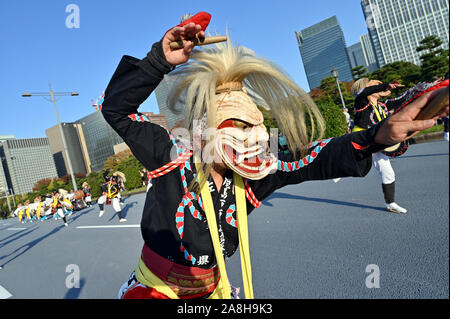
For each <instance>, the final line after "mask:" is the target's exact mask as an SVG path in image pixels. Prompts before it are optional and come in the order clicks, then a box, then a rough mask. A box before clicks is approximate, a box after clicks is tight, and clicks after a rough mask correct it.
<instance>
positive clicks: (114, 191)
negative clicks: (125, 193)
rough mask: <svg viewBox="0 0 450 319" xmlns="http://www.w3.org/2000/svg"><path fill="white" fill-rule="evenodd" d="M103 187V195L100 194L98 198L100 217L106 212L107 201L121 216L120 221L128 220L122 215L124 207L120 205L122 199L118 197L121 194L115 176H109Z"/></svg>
mask: <svg viewBox="0 0 450 319" xmlns="http://www.w3.org/2000/svg"><path fill="white" fill-rule="evenodd" d="M101 188H102V196H100V197H99V199H98V200H97V203H98V207H99V208H100V213H99V214H98V217H102V216H103V214H105V203H106V204H107V205H110V204H112V206H113V208H114V210H115V211H116V213H117V215H118V216H119V222H120V223H123V222H126V221H127V220H126V219H125V218H123V217H122V207H121V206H120V201H119V198H118V197H117V196H118V194H119V186H118V185H117V182H115V178H112V177H111V178H108V180H107V182H105V183H103V184H102V186H101Z"/></svg>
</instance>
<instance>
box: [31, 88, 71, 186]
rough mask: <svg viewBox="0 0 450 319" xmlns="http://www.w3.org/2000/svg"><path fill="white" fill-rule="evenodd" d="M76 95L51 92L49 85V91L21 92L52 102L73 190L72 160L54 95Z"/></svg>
mask: <svg viewBox="0 0 450 319" xmlns="http://www.w3.org/2000/svg"><path fill="white" fill-rule="evenodd" d="M78 95H79V94H78V93H77V92H53V90H52V88H51V87H50V91H49V93H47V92H39V93H23V94H22V97H32V96H42V97H43V98H44V99H46V100H47V101H49V102H52V103H53V106H54V107H55V113H56V119H57V120H58V127H59V132H60V134H61V138H62V142H63V146H64V153H65V154H66V158H67V166H69V173H70V176H71V177H72V184H73V190H75V191H77V190H78V188H77V182H76V180H75V175H74V174H73V169H72V162H71V161H70V157H69V152H68V150H67V143H66V138H65V136H64V131H63V129H62V125H61V122H60V120H59V115H58V109H57V108H56V100H55V96H78ZM48 97H50V99H48Z"/></svg>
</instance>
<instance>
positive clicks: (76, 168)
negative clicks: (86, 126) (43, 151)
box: [45, 123, 90, 177]
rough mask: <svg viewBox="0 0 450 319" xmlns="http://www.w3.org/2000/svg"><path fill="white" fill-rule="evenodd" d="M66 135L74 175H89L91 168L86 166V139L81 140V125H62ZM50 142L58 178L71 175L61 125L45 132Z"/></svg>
mask: <svg viewBox="0 0 450 319" xmlns="http://www.w3.org/2000/svg"><path fill="white" fill-rule="evenodd" d="M61 127H62V130H63V133H64V138H65V140H66V144H67V152H68V153H69V157H70V162H71V164H72V169H73V173H74V174H88V173H89V172H90V171H89V167H87V165H86V160H85V158H86V157H87V154H85V149H84V147H83V146H84V145H83V141H84V138H81V136H80V135H81V134H80V130H81V125H80V124H77V123H61ZM45 135H47V138H48V141H49V143H50V150H51V151H52V154H53V158H54V159H55V165H56V171H57V172H58V177H62V176H64V175H66V174H69V168H68V167H69V164H68V160H67V156H66V152H65V151H64V144H63V140H62V136H61V132H60V129H59V125H55V126H53V127H51V128H48V129H46V130H45Z"/></svg>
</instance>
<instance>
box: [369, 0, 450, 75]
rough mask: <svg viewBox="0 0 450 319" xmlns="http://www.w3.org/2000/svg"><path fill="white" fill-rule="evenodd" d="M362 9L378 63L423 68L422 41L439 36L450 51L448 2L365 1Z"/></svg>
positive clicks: (426, 0)
mask: <svg viewBox="0 0 450 319" xmlns="http://www.w3.org/2000/svg"><path fill="white" fill-rule="evenodd" d="M361 6H362V9H363V13H364V16H365V19H366V23H367V28H368V30H369V35H370V39H371V41H372V45H373V48H374V52H375V56H376V60H377V64H378V66H379V67H382V66H384V65H386V64H389V63H392V62H395V61H408V62H412V63H414V64H417V65H420V55H421V53H420V52H417V51H416V48H417V47H418V46H419V42H420V41H422V40H423V39H424V38H425V37H427V36H430V35H435V36H438V37H439V38H440V39H441V40H442V42H443V45H442V46H443V47H444V48H445V49H448V41H449V30H448V27H449V25H448V18H449V11H448V0H362V1H361Z"/></svg>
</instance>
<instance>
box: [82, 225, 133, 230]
mask: <svg viewBox="0 0 450 319" xmlns="http://www.w3.org/2000/svg"><path fill="white" fill-rule="evenodd" d="M139 227H141V225H139V224H136V225H101V226H77V228H78V229H95V228H139Z"/></svg>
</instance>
